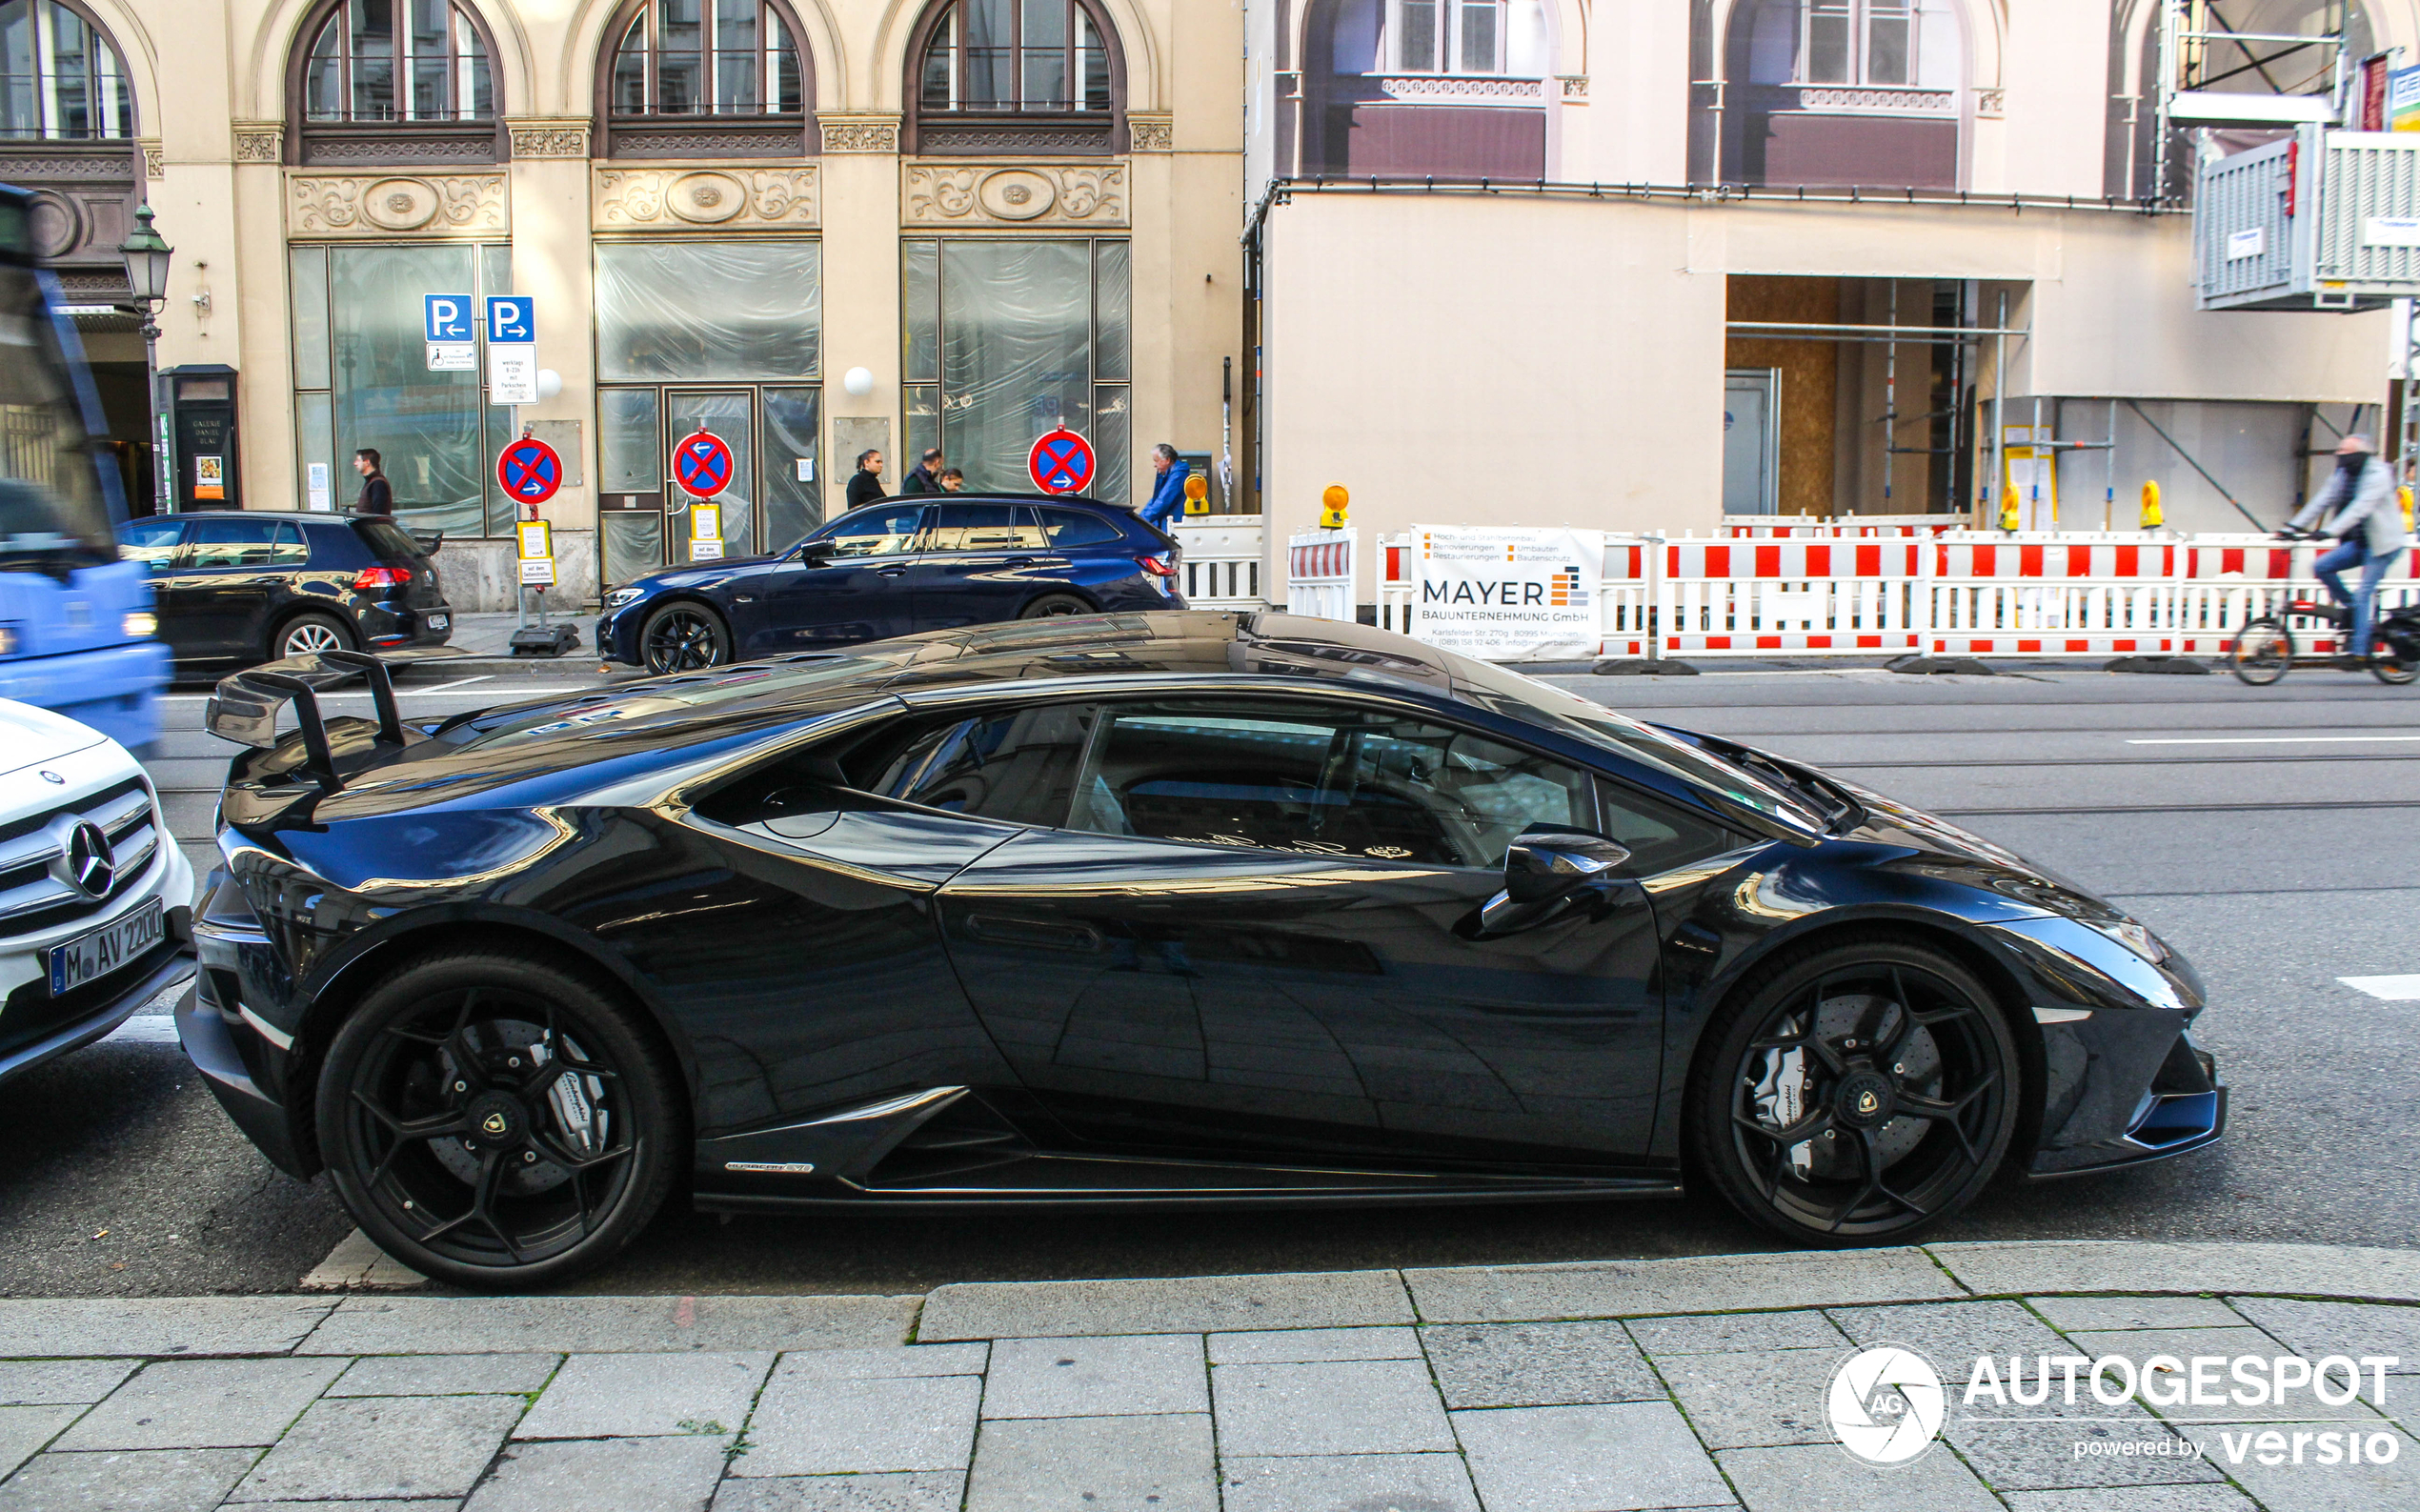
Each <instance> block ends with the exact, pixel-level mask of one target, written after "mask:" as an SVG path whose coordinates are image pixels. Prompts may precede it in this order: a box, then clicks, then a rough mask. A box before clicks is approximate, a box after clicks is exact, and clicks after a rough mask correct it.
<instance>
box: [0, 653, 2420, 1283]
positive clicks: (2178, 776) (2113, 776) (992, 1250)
mask: <svg viewBox="0 0 2420 1512" xmlns="http://www.w3.org/2000/svg"><path fill="white" fill-rule="evenodd" d="M590 665H593V663H592V664H590ZM556 678H563V679H576V674H575V672H574V671H573V670H572V669H563V670H562V671H560V672H550V673H548V674H545V675H543V679H533V678H531V677H528V676H501V677H496V678H494V679H491V680H490V681H487V682H482V683H477V684H473V685H469V686H458V687H452V688H442V689H438V690H437V691H430V687H424V688H420V689H413V690H410V691H408V692H407V712H408V713H412V714H416V715H435V714H438V713H444V712H452V711H453V710H455V709H459V708H466V707H473V706H475V705H477V704H480V703H485V702H491V701H498V700H499V699H502V698H505V697H510V696H526V695H534V694H536V693H538V692H540V691H542V690H544V689H545V688H547V687H549V686H553V685H555V681H554V679H556ZM1556 680H1557V681H1560V682H1563V683H1564V684H1565V685H1566V686H1569V687H1571V688H1574V689H1576V690H1578V691H1580V692H1583V693H1584V694H1586V695H1587V696H1591V697H1595V698H1598V699H1601V700H1603V701H1604V702H1606V703H1608V704H1611V705H1613V706H1614V707H1617V708H1620V709H1623V710H1625V711H1628V712H1632V713H1635V714H1638V715H1640V716H1643V717H1646V718H1651V719H1659V720H1664V721H1667V722H1670V723H1674V724H1680V725H1684V726H1692V727H1696V728H1701V729H1705V730H1709V731H1713V732H1717V733H1720V734H1724V735H1728V736H1736V737H1739V738H1742V739H1744V740H1747V741H1749V742H1750V743H1752V744H1759V745H1763V746H1765V747H1768V748H1770V749H1772V750H1775V751H1777V752H1781V753H1784V754H1786V755H1789V756H1799V757H1802V758H1805V759H1807V760H1810V761H1815V762H1820V763H1823V764H1825V765H1827V766H1830V767H1833V768H1835V769H1837V770H1839V771H1840V772H1841V773H1842V775H1844V776H1848V777H1851V778H1852V779H1854V780H1858V781H1861V782H1864V783H1865V784H1867V785H1869V786H1873V787H1876V788H1879V789H1882V790H1884V791H1887V792H1890V793H1893V794H1896V795H1898V796H1903V797H1905V798H1907V799H1910V800H1912V801H1915V802H1918V803H1922V804H1925V805H1927V806H1930V807H1933V808H1936V809H1938V810H1940V811H1943V812H1944V813H1946V814H1948V815H1950V816H1954V817H1956V818H1957V819H1958V820H1959V822H1961V823H1963V824H1965V825H1966V826H1967V827H1969V828H1971V829H1974V830H1976V831H1979V832H1980V833H1982V834H1984V835H1986V836H1987V837H1991V838H1992V839H1995V840H1998V841H2000V842H2002V843H2004V844H2007V845H2008V846H2010V847H2011V848H2013V849H2015V850H2018V851H2020V852H2022V853H2024V854H2026V855H2027V856H2029V857H2033V858H2035V859H2036V860H2038V861H2040V862H2042V863H2043V864H2045V865H2047V866H2049V867H2052V868H2054V869H2056V870H2058V871H2061V872H2063V873H2065V874H2067V876H2069V877H2073V878H2074V879H2076V880H2078V881H2080V882H2082V883H2084V884H2086V885H2087V886H2089V887H2092V888H2094V889H2096V890H2097V891H2100V892H2102V893H2103V894H2105V895H2107V896H2108V897H2112V898H2113V899H2115V900H2117V901H2119V902H2121V903H2122V904H2123V905H2124V906H2126V907H2128V908H2129V909H2130V910H2132V911H2133V912H2135V913H2136V914H2138V915H2139V916H2140V917H2143V918H2144V919H2145V920H2146V921H2148V923H2150V924H2151V925H2152V926H2153V927H2155V928H2156V929H2158V930H2159V931H2160V932H2161V933H2162V934H2163V935H2164V936H2166V937H2168V939H2169V940H2170V941H2171V942H2172V943H2174V944H2175V945H2177V946H2179V947H2180V948H2182V949H2183V950H2184V951H2185V952H2186V953H2187V954H2188V955H2189V956H2190V957H2191V958H2193V959H2194V961H2195V962H2196V963H2197V964H2198V965H2199V966H2200V967H2201V969H2202V972H2203V974H2204V976H2205V977H2206V978H2208V982H2209V984H2210V987H2211V991H2212V997H2213V1003H2212V1007H2211V1008H2210V1010H2209V1011H2208V1013H2207V1014H2206V1015H2205V1016H2204V1017H2203V1018H2202V1020H2201V1028H2200V1030H2199V1036H2200V1038H2202V1040H2203V1042H2204V1043H2205V1044H2206V1045H2208V1047H2209V1048H2210V1049H2211V1050H2212V1051H2213V1052H2214V1053H2215V1054H2216V1055H2217V1056H2218V1058H2219V1061H2220V1064H2221V1066H2222V1068H2223V1070H2224V1072H2225V1074H2226V1076H2227V1077H2228V1079H2229V1080H2230V1081H2231V1083H2232V1084H2233V1088H2234V1093H2233V1104H2232V1125H2231V1129H2230V1138H2229V1139H2228V1141H2227V1142H2226V1143H2225V1144H2224V1145H2223V1146H2221V1147H2220V1148H2218V1149H2217V1150H2214V1151H2211V1152H2208V1153H2206V1154H2203V1155H2200V1156H2196V1157H2191V1158H2188V1159H2182V1160H2178V1161H2172V1162H2168V1163H2166V1164H2162V1165H2155V1166H2149V1167H2145V1168H2142V1169H2139V1170H2135V1171H2131V1172H2124V1173H2117V1174H2113V1175H2108V1176H2102V1177H2093V1178H2087V1179H2077V1180H2070V1181H2065V1182H2056V1183H2045V1184H2040V1185H2031V1186H2028V1185H2024V1184H2021V1183H2004V1184H2003V1185H2002V1186H2001V1187H1999V1188H1997V1189H1995V1190H1994V1191H1993V1192H1991V1193H1988V1194H1986V1197H1985V1199H1984V1200H1982V1201H1981V1202H1979V1203H1978V1204H1976V1206H1975V1207H1973V1208H1972V1209H1970V1210H1969V1211H1968V1212H1967V1213H1966V1215H1964V1216H1963V1217H1961V1218H1959V1219H1958V1220H1954V1221H1952V1222H1950V1223H1947V1224H1945V1225H1944V1226H1942V1227H1941V1228H1940V1229H1937V1230H1935V1231H1933V1236H1932V1237H1937V1238H1943V1239H2090V1238H2137V1239H2188V1240H2207V1239H2244V1240H2304V1241H2326V1242H2337V1243H2353V1244H2387V1245H2398V1246H2409V1245H2410V1244H2412V1243H2413V1241H2414V1240H2413V1236H2414V1235H2415V1234H2420V1174H2415V1173H2416V1171H2420V1120H2415V1119H2413V1117H2412V1115H2411V1110H2412V1109H2413V1108H2415V1107H2420V1002H2390V1001H2381V1000H2378V999H2376V998H2370V997H2368V996H2366V995H2364V994H2362V993H2360V992H2357V991H2355V990H2354V989H2352V988H2350V987H2348V986H2345V985H2343V984H2342V983H2341V982H2340V981H2339V980H2338V978H2343V977H2367V976H2390V975H2402V974H2410V973H2415V972H2420V937H2415V934H2416V933H2420V932H2415V931H2414V930H2413V928H2412V927H2411V923H2410V917H2409V916H2408V914H2407V912H2406V911H2407V909H2409V908H2410V906H2411V905H2412V904H2413V903H2415V902H2420V875H2415V873H2420V845H2415V844H2414V843H2413V841H2412V839H2411V832H2412V826H2413V825H2414V823H2415V822H2420V687H2414V688H2410V689H2391V688H2386V687H2383V686H2381V685H2379V684H2377V683H2375V682H2373V681H2371V680H2370V678H2368V677H2366V676H2361V675H2350V674H2345V673H2337V672H2303V673H2297V674H2295V675H2293V676H2291V677H2289V679H2287V680H2286V681H2285V682H2283V683H2281V684H2279V685H2277V686H2275V687H2271V688H2268V689H2253V688H2247V687H2244V686H2242V685H2240V684H2238V683H2237V682H2235V681H2234V680H2233V679H2232V678H2229V677H2225V676H2208V677H2172V676H2169V677H2163V676H2125V675H2106V674H2101V673H2097V672H2083V671H2067V670H2054V671H2047V672H2041V671H2036V672H2031V673H2028V674H2027V675H2003V676H1996V677H1908V676H1901V675H1893V674H1889V673H1886V672H1881V671H1839V672H1804V671H1788V672H1774V673H1749V672H1738V673H1717V674H1714V675H1706V676H1702V677H1697V678H1690V679H1681V678H1599V677H1588V676H1574V677H1563V678H1557V679H1556ZM430 686H431V687H434V679H430ZM199 714H200V700H199V698H198V697H190V698H185V699H183V700H181V701H179V702H177V703H175V704H173V705H172V706H171V727H172V729H173V730H174V731H175V732H177V733H174V734H171V736H169V737H168V739H167V740H166V741H165V742H164V743H163V748H162V750H161V752H160V753H159V755H158V758H157V759H156V760H155V762H154V764H153V771H154V773H155V775H156V776H158V778H159V780H160V782H161V783H162V785H163V787H164V788H166V789H168V790H170V795H171V796H170V804H171V824H172V825H173V827H175V828H176V830H177V831H178V833H179V835H180V837H182V838H185V839H186V840H188V841H189V842H193V841H200V840H202V839H203V838H204V837H205V836H206V833H207V828H208V824H209V818H210V812H211V806H212V793H213V792H214V783H215V780H216V777H217V776H218V775H219V772H220V771H221V770H222V769H223V760H224V753H223V750H221V749H217V748H214V746H213V743H212V741H211V740H210V739H209V737H207V736H203V735H202V734H200V732H199V729H198V722H199ZM189 849H190V850H192V852H193V854H194V855H195V856H196V860H197V868H198V867H199V866H200V865H201V864H202V862H203V861H205V860H206V858H207V851H206V848H205V847H203V846H201V845H195V844H191V843H189ZM0 1147H5V1148H6V1149H8V1150H9V1152H10V1164H9V1169H8V1175H7V1176H6V1177H5V1178H4V1179H0V1295H5V1296H20V1297H22V1296H71V1295H111V1294H123V1295H183V1294H196V1293H207V1292H231V1291H275V1290H281V1289H285V1288H288V1287H291V1286H292V1284H293V1282H294V1280H296V1278H298V1277H299V1276H300V1275H302V1274H303V1273H304V1272H305V1271H307V1270H309V1269H310V1268H311V1267H312V1266H313V1264H314V1263H316V1262H317V1261H318V1260H319V1259H320V1258H321V1257H322V1256H323V1255H324V1254H326V1252H327V1251H328V1249H329V1248H330V1247H332V1246H333V1244H334V1243H335V1242H336V1241H337V1240H339V1239H341V1238H342V1237H343V1236H344V1234H345V1233H346V1232H347V1230H348V1229H349V1228H350V1227H351V1225H350V1224H349V1222H348V1221H347V1220H345V1218H344V1217H343V1215H342V1214H341V1213H340V1212H339V1211H338V1210H337V1208H336V1206H335V1204H334V1202H333V1200H332V1199H331V1198H330V1196H329V1195H328V1192H327V1189H326V1187H325V1184H324V1183H322V1184H320V1185H316V1186H310V1187H306V1186H302V1185H300V1184H298V1183H295V1182H292V1181H290V1180H288V1179H285V1178H283V1177H281V1176H278V1175H277V1174H276V1173H275V1172H274V1171H272V1169H271V1168H270V1167H269V1166H268V1164H267V1163H266V1162H265V1161H263V1160H261V1159H260V1158H259V1157H258V1156H257V1155H255V1154H253V1153H252V1150H251V1148H250V1147H249V1146H248V1145H246V1144H245V1143H244V1142H243V1140H242V1139H240V1138H239V1137H238V1136H237V1135H236V1134H235V1133H234V1131H233V1130H232V1127H230V1126H229V1125H228V1124H227V1122H226V1120H225V1119H223V1118H222V1117H221V1116H220V1115H219V1113H218V1111H217V1109H216V1107H215V1105H214V1104H213V1103H212V1101H211V1100H210V1099H209V1096H208V1094H207V1093H205V1092H204V1091H203V1090H202V1089H201V1088H200V1087H199V1085H198V1084H197V1082H196V1079H195V1078H194V1077H193V1076H192V1073H191V1072H190V1071H189V1070H188V1069H187V1068H186V1066H185V1063H184V1060H183V1058H182V1055H181V1053H180V1052H179V1051H178V1050H177V1049H176V1048H175V1047H174V1045H173V1044H160V1043H142V1042H127V1041H126V1040H120V1041H116V1042H111V1043H108V1044H104V1045H100V1046H96V1047H94V1048H92V1049H91V1050H88V1051H85V1052H83V1053H82V1054H80V1055H78V1056H75V1057H71V1058H67V1059H65V1060H62V1061H58V1062H54V1063H53V1064H51V1065H50V1066H49V1067H46V1068H44V1069H42V1070H40V1071H38V1072H36V1073H34V1074H33V1075H31V1076H29V1077H27V1078H24V1079H20V1080H18V1081H16V1082H14V1083H12V1084H11V1085H10V1088H9V1090H8V1095H7V1096H6V1097H5V1098H0ZM1766 1247H1769V1246H1768V1245H1767V1244H1766V1242H1765V1240H1764V1238H1763V1237H1762V1236H1761V1235H1760V1234H1759V1233H1758V1232H1757V1231H1755V1230H1752V1229H1750V1228H1748V1227H1747V1226H1746V1225H1745V1224H1744V1223H1742V1222H1741V1221H1740V1220H1737V1219H1735V1218H1733V1217H1732V1216H1731V1215H1730V1214H1729V1213H1728V1212H1727V1210H1724V1209H1723V1208H1721V1207H1720V1206H1719V1205H1717V1204H1714V1203H1711V1202H1699V1201H1693V1200H1662V1201H1654V1202H1634V1203H1624V1204H1585V1205H1583V1204H1569V1203H1562V1204H1541V1205H1537V1206H1523V1207H1489V1208H1472V1209H1462V1210H1443V1211H1441V1210H1435V1209H1419V1210H1401V1211H1393V1212H1356V1213H1335V1212H1319V1213H1242V1212H1223V1213H1218V1214H1213V1215H1203V1216H1169V1215H1163V1214H1142V1215H1136V1214H1124V1215H1119V1214H1105V1213H1095V1214H1080V1213H1079V1214H1055V1215H1048V1216H1024V1217H1014V1216H1012V1217H1003V1218H982V1217H971V1218H970V1217H958V1218H908V1217H897V1216H877V1217H872V1218H865V1219H851V1218H824V1217H818V1218H812V1219H798V1220H769V1219H742V1220H733V1221H728V1222H725V1221H720V1220H716V1219H712V1218H702V1217H698V1216H696V1215H691V1214H687V1213H681V1214H676V1215H672V1216H669V1217H667V1218H666V1219H665V1220H663V1221H662V1222H660V1223H659V1224H657V1225H656V1227H655V1229H654V1230H653V1231H652V1232H651V1233H650V1234H649V1235H647V1236H646V1237H645V1238H643V1239H642V1240H641V1241H640V1243H639V1244H638V1245H637V1246H635V1248H634V1250H633V1251H632V1252H631V1254H630V1255H629V1256H627V1257H626V1258H625V1259H624V1260H622V1261H621V1262H619V1263H617V1264H616V1265H615V1266H614V1267H613V1268H612V1269H610V1270H609V1271H608V1272H606V1273H604V1274H603V1275H601V1276H599V1277H597V1278H595V1280H592V1281H590V1282H589V1283H587V1289H590V1290H594V1291H599V1292H656V1293H661V1292H673V1293H695V1292H711V1291H765V1292H775V1291H782V1292H819V1291H838V1292H867V1291H883V1292H900V1291H915V1290H921V1289H924V1288H927V1287H931V1286H934V1285H938V1284H940V1283H942V1282H945V1281H952V1280H1020V1279H1040V1278H1055V1277H1081V1276H1120V1275H1153V1274H1160V1275H1180V1274H1200V1273H1211V1272H1244V1271H1267V1270H1315V1269H1328V1268H1349V1267H1360V1266H1385V1265H1438V1264H1471V1263H1495V1262H1520V1261H1533V1260H1577V1259H1618V1258H1625V1257H1640V1256H1655V1255H1674V1254H1692V1253H1709V1252H1728V1251H1739V1250H1747V1249H1761V1248H1766Z"/></svg>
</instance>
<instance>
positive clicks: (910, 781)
mask: <svg viewBox="0 0 2420 1512" xmlns="http://www.w3.org/2000/svg"><path fill="white" fill-rule="evenodd" d="M1090 727H1091V711H1090V710H1088V709H1087V708H1085V707H1083V706H1081V705H1077V704H1054V705H1048V706H1045V707H1042V708H1038V709H1018V710H1013V711H1010V712H1007V713H1003V714H996V715H988V716H983V717H981V718H978V719H962V720H955V721H952V722H950V723H947V724H942V725H939V726H933V727H927V728H925V729H923V730H921V731H920V732H918V733H915V734H912V735H910V736H908V738H907V741H906V744H905V745H904V746H900V745H890V746H887V747H885V748H882V749H880V750H879V751H877V753H875V754H874V755H873V756H872V758H871V759H869V760H865V761H864V762H863V764H862V765H860V764H859V763H858V762H857V761H854V760H853V761H852V762H851V763H850V765H851V767H852V769H853V770H852V773H851V775H852V776H856V777H857V779H858V780H859V781H860V782H862V784H863V785H864V787H865V789H866V791H868V792H871V793H879V794H881V795H883V796H886V797H894V798H899V799H902V800H904V801H906V802H909V803H920V804H923V805H924V806H925V807H927V808H934V809H945V810H947V811H949V812H950V813H952V814H976V815H980V816H983V817H985V818H991V819H999V820H1002V821H1004V822H1006V823H1010V824H1037V825H1043V826H1053V825H1057V824H1059V822H1061V820H1063V819H1064V818H1065V817H1066V815H1067V806H1068V800H1069V797H1070V796H1071V795H1072V794H1073V792H1074V790H1075V777H1076V770H1077V767H1078V766H1079V764H1080V762H1081V760H1082V756H1083V750H1084V738H1085V736H1086V734H1087V732H1088V731H1089V729H1090Z"/></svg>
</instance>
